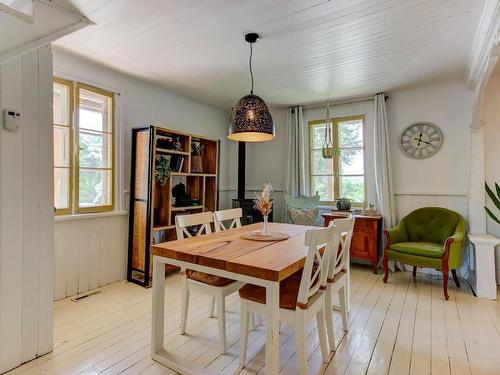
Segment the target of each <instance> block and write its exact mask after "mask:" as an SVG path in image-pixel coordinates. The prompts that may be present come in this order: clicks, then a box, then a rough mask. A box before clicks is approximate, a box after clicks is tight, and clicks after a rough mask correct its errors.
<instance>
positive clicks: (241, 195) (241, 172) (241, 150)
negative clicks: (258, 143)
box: [238, 142, 246, 200]
mask: <svg viewBox="0 0 500 375" xmlns="http://www.w3.org/2000/svg"><path fill="white" fill-rule="evenodd" d="M245 156H246V143H245V142H238V200H242V199H245Z"/></svg>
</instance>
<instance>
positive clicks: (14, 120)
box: [3, 109, 21, 132]
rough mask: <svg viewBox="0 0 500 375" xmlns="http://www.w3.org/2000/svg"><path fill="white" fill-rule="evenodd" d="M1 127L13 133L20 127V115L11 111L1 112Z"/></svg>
mask: <svg viewBox="0 0 500 375" xmlns="http://www.w3.org/2000/svg"><path fill="white" fill-rule="evenodd" d="M3 127H4V128H5V130H9V131H11V132H15V131H17V130H19V128H20V127H21V114H20V113H19V112H17V111H14V110H13V109H4V110H3Z"/></svg>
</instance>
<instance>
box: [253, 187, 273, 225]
mask: <svg viewBox="0 0 500 375" xmlns="http://www.w3.org/2000/svg"><path fill="white" fill-rule="evenodd" d="M272 192H273V185H271V183H269V182H268V183H266V184H264V189H263V190H262V193H261V194H260V195H257V197H256V198H255V199H254V201H253V203H254V204H253V208H255V209H256V210H257V211H259V212H260V213H261V214H262V216H264V217H266V216H269V214H270V213H271V211H272V210H273V202H272V201H271V193H272Z"/></svg>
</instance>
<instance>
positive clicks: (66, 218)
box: [54, 211, 128, 223]
mask: <svg viewBox="0 0 500 375" xmlns="http://www.w3.org/2000/svg"><path fill="white" fill-rule="evenodd" d="M127 214H128V211H109V212H96V213H92V214H76V215H57V216H54V221H55V222H56V223H57V222H59V221H73V220H85V219H99V218H103V217H110V216H125V215H127Z"/></svg>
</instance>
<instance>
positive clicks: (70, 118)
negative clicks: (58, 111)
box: [52, 78, 74, 215]
mask: <svg viewBox="0 0 500 375" xmlns="http://www.w3.org/2000/svg"><path fill="white" fill-rule="evenodd" d="M54 83H57V84H59V85H62V86H66V87H67V88H68V125H61V124H55V123H54V119H53V118H52V130H54V129H55V127H56V126H58V127H64V128H67V129H68V133H69V150H68V152H69V163H68V176H69V181H68V197H67V199H68V207H67V208H56V209H55V211H54V212H55V214H56V215H70V214H72V213H73V111H74V101H73V82H71V81H68V80H65V79H61V78H54ZM52 152H54V151H52ZM56 168H63V167H56V166H55V165H54V169H56ZM54 207H55V206H54Z"/></svg>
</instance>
